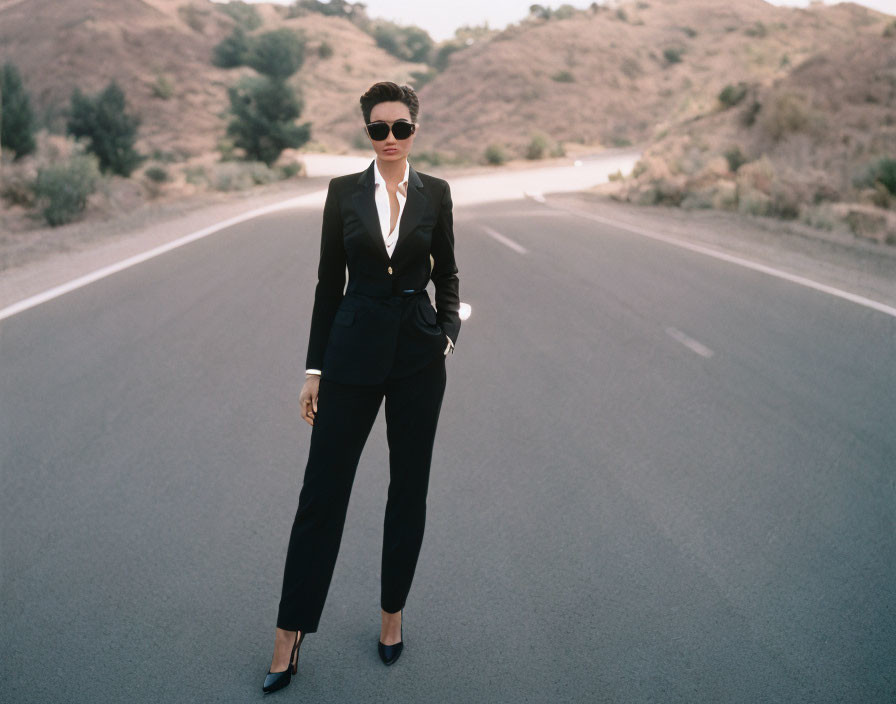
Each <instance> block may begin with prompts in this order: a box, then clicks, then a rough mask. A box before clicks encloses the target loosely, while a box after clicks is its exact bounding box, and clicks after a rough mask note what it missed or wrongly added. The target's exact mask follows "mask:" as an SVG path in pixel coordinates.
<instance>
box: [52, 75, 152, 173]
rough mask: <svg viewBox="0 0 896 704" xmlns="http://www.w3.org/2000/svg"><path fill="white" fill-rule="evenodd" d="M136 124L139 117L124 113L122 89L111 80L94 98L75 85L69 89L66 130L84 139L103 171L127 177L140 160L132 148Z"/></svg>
mask: <svg viewBox="0 0 896 704" xmlns="http://www.w3.org/2000/svg"><path fill="white" fill-rule="evenodd" d="M139 125H140V118H139V117H137V116H134V115H128V114H127V113H126V112H125V97H124V92H122V90H121V88H119V87H118V84H117V83H116V82H115V80H114V79H113V80H112V81H110V82H109V85H108V86H106V88H105V89H104V90H103V91H102V92H100V93H98V94H97V95H96V96H94V97H90V96H86V95H84V94H82V93H81V91H80V89H79V88H77V87H76V88H75V89H74V91H73V92H72V99H71V114H70V116H69V119H68V124H67V125H66V129H67V131H68V133H69V134H71V135H73V136H74V137H75V138H76V139H78V138H81V137H85V138H86V139H87V150H88V151H90V152H92V153H93V154H95V155H96V156H97V158H98V159H99V166H100V169H101V170H102V171H103V172H107V171H112V172H113V173H116V174H120V175H121V176H130V175H131V172H132V171H133V170H134V169H136V168H137V166H139V165H140V163H141V162H143V161H144V159H145V158H146V157H144V156H141V155H140V154H138V153H137V152H136V151H135V150H134V142H136V140H137V127H138V126H139Z"/></svg>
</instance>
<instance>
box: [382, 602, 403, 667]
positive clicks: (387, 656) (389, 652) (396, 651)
mask: <svg viewBox="0 0 896 704" xmlns="http://www.w3.org/2000/svg"><path fill="white" fill-rule="evenodd" d="M398 629H399V638H404V633H403V631H404V609H402V610H401V625H400V626H399V627H398ZM403 648H404V643H403V642H402V641H398V642H397V643H394V644H392V645H386V644H384V643H383V641H379V642H378V645H377V650H379V653H380V660H382V661H383V663H384V664H386V665H391V664H392V663H393V662H395V661H396V660H398V656H399V655H401V651H402V649H403Z"/></svg>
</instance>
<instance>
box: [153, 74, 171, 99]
mask: <svg viewBox="0 0 896 704" xmlns="http://www.w3.org/2000/svg"><path fill="white" fill-rule="evenodd" d="M152 94H153V95H154V96H155V97H156V98H161V99H162V100H169V99H170V98H171V96H172V95H174V84H173V83H172V82H171V81H170V80H169V79H168V77H167V76H163V75H162V74H161V73H160V74H159V75H157V76H156V82H155V83H153V84H152Z"/></svg>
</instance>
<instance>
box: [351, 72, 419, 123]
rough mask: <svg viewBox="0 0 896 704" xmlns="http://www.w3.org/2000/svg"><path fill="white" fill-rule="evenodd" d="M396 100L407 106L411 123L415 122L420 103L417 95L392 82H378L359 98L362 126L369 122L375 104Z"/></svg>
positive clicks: (411, 89) (412, 90) (408, 88)
mask: <svg viewBox="0 0 896 704" xmlns="http://www.w3.org/2000/svg"><path fill="white" fill-rule="evenodd" d="M392 100H397V101H400V102H402V103H404V104H405V105H407V106H408V111H409V112H410V113H411V122H417V112H418V111H419V110H420V101H419V100H417V94H416V93H415V92H414V89H413V88H411V87H410V86H400V85H398V84H397V83H392V81H380V82H379V83H374V84H373V85H372V86H370V88H368V89H367V92H366V93H365V94H364V95H362V96H361V113H362V114H363V115H364V124H365V125H366V124H367V123H368V122H370V113H371V111H373V106H374V105H376V104H377V103H385V102H389V101H392Z"/></svg>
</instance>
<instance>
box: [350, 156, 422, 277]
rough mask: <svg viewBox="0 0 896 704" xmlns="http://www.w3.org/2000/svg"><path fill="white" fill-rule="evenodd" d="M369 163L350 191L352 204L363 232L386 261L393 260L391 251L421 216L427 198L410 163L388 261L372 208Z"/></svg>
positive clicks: (406, 236)
mask: <svg viewBox="0 0 896 704" xmlns="http://www.w3.org/2000/svg"><path fill="white" fill-rule="evenodd" d="M373 165H374V162H370V166H368V167H367V169H366V170H365V171H362V172H361V175H360V176H359V177H358V184H359V188H358V189H357V190H356V191H355V192H354V193H353V194H352V203H353V204H354V207H355V212H356V213H358V217H359V218H361V222H363V223H364V227H365V228H366V229H367V233H368V234H369V235H370V236H371V237H372V238H373V240H374V243H373V244H374V246H375V247H376V249H377V251H379V252H380V254H381V255H382V257H383V259H385V260H386V261H394V260H395V253H396V252H398V248H399V247H401V243H402V242H404V241H405V240H407V238H408V235H409V234H410V233H411V232H412V231H413V230H414V228H415V227H416V226H417V224H418V223H419V222H420V218H422V217H423V213H424V212H425V210H426V206H427V204H428V203H429V198H428V197H427V195H426V192H425V191H424V189H423V181H422V180H421V179H420V176H418V175H417V172H416V171H415V170H414V167H413V166H410V165H409V167H408V195H407V199H406V200H405V203H404V210H402V212H401V222H399V224H398V240H396V242H395V249H394V250H392V258H391V260H390V258H389V253H388V252H387V251H386V242H385V240H384V239H383V231H382V228H380V218H379V214H378V213H377V210H376V199H375V193H376V181H375V180H374V178H373Z"/></svg>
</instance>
